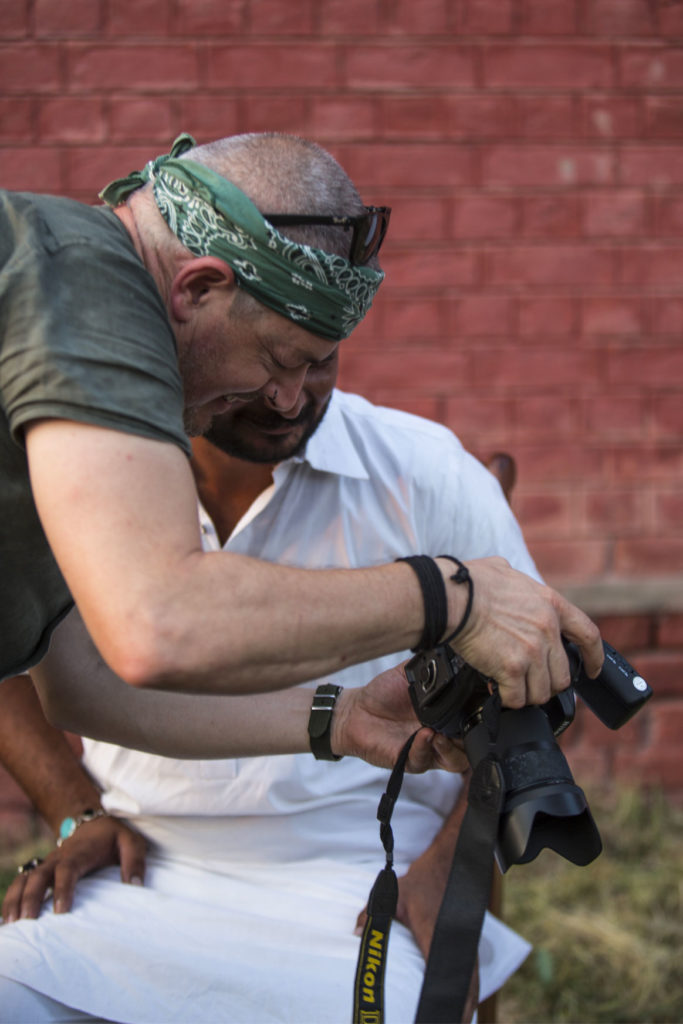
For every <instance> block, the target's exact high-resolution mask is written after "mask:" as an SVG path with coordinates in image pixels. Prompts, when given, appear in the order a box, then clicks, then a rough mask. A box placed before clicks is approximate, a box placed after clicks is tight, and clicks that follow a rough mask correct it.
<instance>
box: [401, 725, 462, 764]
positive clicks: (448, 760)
mask: <svg viewBox="0 0 683 1024" xmlns="http://www.w3.org/2000/svg"><path fill="white" fill-rule="evenodd" d="M468 767H469V764H468V761H467V756H466V754H465V751H464V750H463V748H462V745H461V744H459V743H456V742H455V741H454V740H452V739H450V738H449V737H448V736H444V735H442V734H441V733H437V732H434V731H433V729H429V728H427V727H426V726H425V727H424V728H422V729H420V731H419V732H418V733H417V735H416V737H415V739H414V740H413V745H412V747H411V748H410V754H409V755H408V763H407V765H406V771H407V772H410V773H411V774H413V775H419V774H420V773H422V772H427V771H430V770H431V769H432V768H441V769H443V770H445V771H448V772H464V771H467V768H468Z"/></svg>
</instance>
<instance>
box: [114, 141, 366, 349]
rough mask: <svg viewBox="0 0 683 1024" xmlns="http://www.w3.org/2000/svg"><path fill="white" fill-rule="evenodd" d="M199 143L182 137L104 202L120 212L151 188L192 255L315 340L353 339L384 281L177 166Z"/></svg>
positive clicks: (213, 178)
mask: <svg viewBox="0 0 683 1024" xmlns="http://www.w3.org/2000/svg"><path fill="white" fill-rule="evenodd" d="M194 144H195V142H194V139H193V138H192V136H191V135H187V134H183V135H179V136H178V138H177V139H176V140H175V142H174V143H173V147H172V148H171V152H170V153H169V154H167V155H166V156H160V157H157V159H156V160H150V162H149V163H148V164H147V166H146V167H145V169H144V170H142V171H134V172H133V173H132V174H130V175H128V177H126V178H118V179H117V180H116V181H113V182H112V183H111V184H110V185H107V187H106V188H105V189H103V190H102V191H101V192H100V198H101V199H103V200H104V202H105V203H108V204H109V205H110V206H118V204H119V203H121V202H123V201H124V200H125V199H126V198H127V197H128V196H129V195H130V193H131V192H134V191H135V189H137V188H140V187H141V186H142V185H144V184H145V183H146V182H148V181H151V182H152V188H153V191H154V198H155V200H156V204H157V206H158V207H159V211H160V213H161V214H162V216H163V217H164V219H165V221H166V223H167V224H168V226H169V227H170V229H171V231H172V232H173V233H174V235H176V236H177V238H178V239H179V241H180V242H182V244H183V245H184V246H185V248H186V249H189V250H190V252H192V253H194V255H195V256H217V257H218V258H219V259H222V260H224V261H225V263H227V264H228V266H230V267H231V268H232V270H233V271H234V273H235V277H236V278H237V279H238V281H239V283H240V284H241V285H242V287H243V288H244V290H245V291H247V292H249V293H250V294H251V295H253V296H254V298H256V299H258V300H259V302H262V303H263V305H264V306H268V307H269V308H270V309H274V310H275V312H276V313H280V314H282V316H286V317H287V318H288V319H289V320H293V321H294V322H295V323H299V324H301V326H302V327H305V328H306V330H308V331H311V332H312V333H313V334H318V335H320V336H321V337H323V338H331V339H332V340H334V341H341V339H342V338H347V337H348V336H349V334H351V332H352V331H353V330H354V328H355V327H357V326H358V324H359V323H360V322H361V320H362V319H363V317H364V316H365V314H366V313H367V311H368V310H369V309H370V306H371V305H372V300H373V298H374V297H375V293H376V291H377V289H378V288H379V286H380V284H381V283H382V281H383V280H384V274H383V273H381V272H380V271H377V270H371V269H370V268H369V267H363V266H355V265H354V264H352V263H350V262H349V261H348V260H346V259H344V257H343V256H334V255H332V254H331V253H328V252H325V251H324V250H322V249H314V248H313V247H312V246H309V245H300V244H299V243H297V242H292V241H290V240H289V239H288V238H285V237H284V236H283V235H281V234H280V233H279V232H278V231H276V230H275V228H274V227H273V225H272V224H269V223H268V221H267V220H265V219H264V217H263V216H262V215H261V213H260V212H259V210H258V209H257V207H256V206H254V204H253V203H252V202H251V200H250V199H249V198H248V197H247V196H246V195H245V194H244V192H242V191H241V189H239V188H237V186H236V185H233V183H232V182H230V181H228V180H227V178H223V177H221V175H219V174H216V173H215V171H212V170H210V169H209V168H208V167H204V166H203V165H202V164H197V163H195V162H194V161H192V160H180V159H178V157H180V156H181V155H182V154H183V153H185V152H187V150H188V149H191V148H192V146H194Z"/></svg>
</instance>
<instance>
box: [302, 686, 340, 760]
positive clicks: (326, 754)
mask: <svg viewBox="0 0 683 1024" xmlns="http://www.w3.org/2000/svg"><path fill="white" fill-rule="evenodd" d="M343 689H344V687H343V686H337V685H336V684H335V683H322V684H321V685H320V686H319V687H318V688H317V690H316V691H315V694H314V695H313V703H312V704H311V714H310V717H309V719H308V736H309V740H310V744H311V752H312V754H313V757H314V758H315V759H316V760H317V761H341V759H342V755H341V754H333V753H332V746H331V744H330V732H331V729H332V715H333V714H334V708H335V705H336V703H337V697H338V696H339V694H340V693H341V692H342V690H343Z"/></svg>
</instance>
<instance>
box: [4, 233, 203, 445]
mask: <svg viewBox="0 0 683 1024" xmlns="http://www.w3.org/2000/svg"><path fill="white" fill-rule="evenodd" d="M129 248H130V247H128V246H126V245H124V244H121V243H120V242H119V241H118V239H115V240H114V244H111V245H110V244H105V243H103V242H102V241H95V242H92V243H90V242H89V241H87V240H84V239H81V240H79V241H77V242H73V241H72V242H69V243H67V244H63V245H59V246H55V247H54V248H52V249H50V247H49V246H45V247H44V248H42V249H40V250H39V251H37V252H36V251H35V250H34V251H33V252H31V253H27V254H26V256H24V257H23V258H18V259H15V260H14V261H13V263H12V266H11V267H6V268H5V272H6V273H7V274H9V275H11V277H10V280H9V281H6V286H5V288H4V298H3V307H4V309H3V316H2V319H3V341H2V351H1V352H0V401H1V403H2V405H3V407H4V410H5V414H6V416H7V418H8V421H9V424H10V428H11V431H12V434H13V436H14V438H15V440H17V441H19V442H20V443H21V441H22V435H23V430H22V428H23V427H24V426H25V424H26V423H28V422H30V421H31V420H34V419H39V418H58V419H70V420H75V421H77V422H82V423H88V424H93V425H97V426H103V427H109V428H113V429H116V430H122V431H124V432H126V433H133V434H139V435H141V436H143V437H148V438H152V439H154V440H161V441H167V442H171V443H174V444H176V445H179V446H180V447H181V448H182V449H183V450H184V451H186V452H188V453H189V450H190V449H189V442H188V439H187V437H186V435H185V432H184V429H183V421H182V412H183V393H182V383H181V379H180V374H179V371H178V360H177V353H176V348H175V339H174V337H173V333H172V331H171V326H170V323H169V321H168V317H167V316H166V311H165V309H164V307H163V304H162V302H161V297H160V295H159V292H158V290H157V289H156V286H155V284H154V281H153V279H152V277H151V276H150V275H149V273H148V272H147V270H146V269H145V268H144V266H143V265H142V263H141V262H140V261H139V259H138V258H137V255H136V254H135V252H134V250H133V249H132V248H130V251H128V250H129Z"/></svg>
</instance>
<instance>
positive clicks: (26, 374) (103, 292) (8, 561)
mask: <svg viewBox="0 0 683 1024" xmlns="http://www.w3.org/2000/svg"><path fill="white" fill-rule="evenodd" d="M182 411H183V395H182V384H181V380H180V375H179V371H178V363H177V353H176V346H175V339H174V337H173V333H172V330H171V325H170V323H169V320H168V317H167V315H166V311H165V309H164V306H163V303H162V300H161V296H160V294H159V292H158V290H157V288H156V286H155V284H154V281H153V279H152V277H151V275H150V274H149V273H148V272H147V270H146V269H145V267H144V265H143V264H142V262H141V260H140V258H139V257H138V255H137V253H136V251H135V249H134V247H133V245H132V243H131V240H130V237H129V235H128V233H127V231H126V230H125V228H124V227H123V225H122V224H121V222H120V221H119V219H118V218H117V217H116V216H115V215H114V214H113V213H112V212H111V211H110V210H108V209H106V208H104V207H90V206H85V205H83V204H81V203H76V202H73V201H71V200H67V199H60V198H57V197H54V196H38V195H31V194H29V193H9V192H4V191H2V190H0V679H3V678H5V677H7V676H9V675H13V674H15V673H18V672H21V671H24V670H26V669H27V668H29V667H30V666H31V665H32V664H35V663H36V662H37V661H38V660H39V659H40V657H41V656H42V655H43V654H44V652H45V650H46V648H47V644H48V641H49V636H50V633H51V631H52V629H53V628H54V627H55V625H56V624H57V623H58V622H59V620H60V619H61V618H62V617H63V616H64V615H65V614H66V613H67V612H68V611H69V609H70V608H71V606H72V604H73V602H72V598H71V595H70V594H69V590H68V587H67V586H66V583H65V581H64V579H63V577H62V575H61V573H60V571H59V568H58V567H57V564H56V562H55V560H54V558H53V556H52V553H51V551H50V547H49V545H48V543H47V540H46V538H45V535H44V533H43V530H42V528H41V525H40V522H39V520H38V516H37V513H36V509H35V505H34V503H33V497H32V493H31V487H30V482H29V476H28V465H27V461H26V454H25V451H24V448H23V428H24V426H25V425H26V424H27V423H29V422H30V421H32V420H35V419H44V418H57V419H68V420H75V421H77V422H80V423H88V424H94V425H97V426H102V427H110V428H112V429H115V430H122V431H124V432H126V433H131V434H139V435H141V436H143V437H148V438H153V439H156V440H160V441H166V442H170V443H172V444H176V445H178V446H180V447H181V448H182V449H183V450H184V451H185V452H186V453H188V454H189V452H190V448H189V442H188V440H187V437H186V436H185V433H184V430H183V422H182ZM77 516H78V510H77V509H74V529H77V528H78V527H77Z"/></svg>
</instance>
